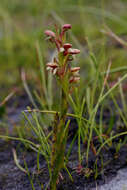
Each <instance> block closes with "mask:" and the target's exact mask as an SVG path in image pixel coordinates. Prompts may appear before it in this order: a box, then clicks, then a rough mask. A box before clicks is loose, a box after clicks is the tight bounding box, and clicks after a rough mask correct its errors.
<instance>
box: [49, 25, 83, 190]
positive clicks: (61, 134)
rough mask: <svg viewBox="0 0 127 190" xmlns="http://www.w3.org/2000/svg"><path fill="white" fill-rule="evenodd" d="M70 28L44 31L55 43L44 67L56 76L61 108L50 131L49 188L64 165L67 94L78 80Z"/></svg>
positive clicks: (52, 189)
mask: <svg viewBox="0 0 127 190" xmlns="http://www.w3.org/2000/svg"><path fill="white" fill-rule="evenodd" d="M70 29H71V25H70V24H64V25H63V26H62V28H61V29H60V30H59V29H58V28H57V27H56V32H53V31H51V30H46V31H45V35H46V36H47V39H48V40H49V41H50V42H51V43H53V44H55V46H56V49H57V55H56V57H54V59H53V62H49V63H47V65H46V67H47V70H49V71H51V72H52V74H53V75H54V76H55V77H56V80H57V82H58V86H59V88H60V89H61V106H60V109H61V110H60V114H58V113H57V114H56V115H55V118H54V125H53V133H52V153H51V171H52V172H51V176H50V190H56V184H57V182H58V179H59V174H60V171H61V169H62V168H64V165H65V163H64V162H65V160H64V157H65V148H66V141H67V136H68V126H69V121H68V122H67V124H66V119H67V110H68V99H69V94H70V93H72V91H73V89H74V88H75V85H76V84H77V83H78V82H79V80H80V76H79V70H80V67H72V66H71V64H72V61H73V60H74V55H76V54H79V53H80V50H79V49H73V48H72V44H70V43H66V33H67V31H68V30H70Z"/></svg>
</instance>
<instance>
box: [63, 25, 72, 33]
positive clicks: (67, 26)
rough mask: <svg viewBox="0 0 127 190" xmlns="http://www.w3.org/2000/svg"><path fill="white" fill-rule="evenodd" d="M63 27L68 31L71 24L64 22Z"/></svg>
mask: <svg viewBox="0 0 127 190" xmlns="http://www.w3.org/2000/svg"><path fill="white" fill-rule="evenodd" d="M62 29H63V31H67V30H69V29H71V24H64V25H63V26H62Z"/></svg>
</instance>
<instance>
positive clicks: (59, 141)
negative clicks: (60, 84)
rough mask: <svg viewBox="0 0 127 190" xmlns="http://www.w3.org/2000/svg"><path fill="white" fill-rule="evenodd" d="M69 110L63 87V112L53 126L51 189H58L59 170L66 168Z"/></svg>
mask: <svg viewBox="0 0 127 190" xmlns="http://www.w3.org/2000/svg"><path fill="white" fill-rule="evenodd" d="M67 110H68V102H67V95H66V93H65V91H64V90H63V89H62V95H61V113H60V116H58V114H57V115H56V116H55V119H54V128H53V144H52V156H51V169H52V175H51V179H50V190H56V184H57V181H58V177H59V172H60V170H61V169H62V168H64V154H65V147H66V139H67V131H68V130H65V122H66V115H67Z"/></svg>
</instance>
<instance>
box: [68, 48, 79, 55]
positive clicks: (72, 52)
mask: <svg viewBox="0 0 127 190" xmlns="http://www.w3.org/2000/svg"><path fill="white" fill-rule="evenodd" d="M68 53H70V54H71V55H75V54H79V53H80V50H79V49H72V48H69V49H68Z"/></svg>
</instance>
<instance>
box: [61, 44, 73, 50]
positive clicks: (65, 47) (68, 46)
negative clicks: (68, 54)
mask: <svg viewBox="0 0 127 190" xmlns="http://www.w3.org/2000/svg"><path fill="white" fill-rule="evenodd" d="M63 47H64V49H65V50H68V49H69V48H71V47H72V45H71V44H69V43H66V44H64V45H63Z"/></svg>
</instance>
